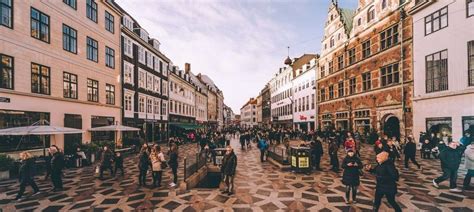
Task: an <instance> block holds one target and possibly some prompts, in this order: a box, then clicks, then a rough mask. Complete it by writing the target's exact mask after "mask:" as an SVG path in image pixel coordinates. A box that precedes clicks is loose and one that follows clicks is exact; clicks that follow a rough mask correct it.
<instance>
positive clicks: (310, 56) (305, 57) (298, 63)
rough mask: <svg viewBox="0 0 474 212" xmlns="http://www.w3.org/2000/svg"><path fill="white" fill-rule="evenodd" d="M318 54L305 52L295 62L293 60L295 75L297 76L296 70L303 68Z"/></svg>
mask: <svg viewBox="0 0 474 212" xmlns="http://www.w3.org/2000/svg"><path fill="white" fill-rule="evenodd" d="M316 57H317V55H316V54H303V55H302V56H301V57H299V58H297V59H296V60H295V61H294V62H293V65H292V67H293V77H295V76H296V70H298V69H300V68H302V67H303V66H304V65H306V64H307V63H308V62H309V61H311V60H312V59H314V58H316Z"/></svg>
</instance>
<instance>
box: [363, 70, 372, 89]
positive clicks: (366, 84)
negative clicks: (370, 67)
mask: <svg viewBox="0 0 474 212" xmlns="http://www.w3.org/2000/svg"><path fill="white" fill-rule="evenodd" d="M370 89H372V75H371V74H370V72H367V73H363V74H362V91H368V90H370Z"/></svg>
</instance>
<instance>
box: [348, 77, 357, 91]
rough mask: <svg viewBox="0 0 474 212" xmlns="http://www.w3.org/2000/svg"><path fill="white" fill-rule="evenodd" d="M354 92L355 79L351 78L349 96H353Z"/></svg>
mask: <svg viewBox="0 0 474 212" xmlns="http://www.w3.org/2000/svg"><path fill="white" fill-rule="evenodd" d="M355 92H356V78H355V77H353V78H351V79H349V94H350V95H352V94H355Z"/></svg>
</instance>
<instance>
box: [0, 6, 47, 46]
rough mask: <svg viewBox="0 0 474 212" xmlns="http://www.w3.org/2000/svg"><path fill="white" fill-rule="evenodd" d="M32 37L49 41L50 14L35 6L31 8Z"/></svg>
mask: <svg viewBox="0 0 474 212" xmlns="http://www.w3.org/2000/svg"><path fill="white" fill-rule="evenodd" d="M2 13H3V12H2ZM2 15H3V14H2ZM2 22H3V21H2ZM31 37H34V38H36V39H38V40H41V41H44V42H46V43H49V16H48V15H46V14H44V13H42V12H40V11H39V10H37V9H35V8H33V7H32V8H31Z"/></svg>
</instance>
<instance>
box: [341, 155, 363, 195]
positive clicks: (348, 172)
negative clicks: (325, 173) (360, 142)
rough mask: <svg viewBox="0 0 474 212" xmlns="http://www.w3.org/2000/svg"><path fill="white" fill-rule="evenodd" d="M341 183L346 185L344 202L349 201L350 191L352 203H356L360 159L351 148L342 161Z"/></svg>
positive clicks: (360, 165) (360, 167)
mask: <svg viewBox="0 0 474 212" xmlns="http://www.w3.org/2000/svg"><path fill="white" fill-rule="evenodd" d="M342 168H343V169H344V172H343V174H342V184H344V185H345V186H346V204H349V203H351V201H350V193H351V191H352V203H356V195H357V187H358V186H359V184H360V178H359V176H360V169H362V161H361V160H360V159H359V158H358V157H357V156H355V153H354V151H353V150H351V149H350V150H348V151H347V156H346V157H345V158H344V160H343V161H342Z"/></svg>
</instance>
